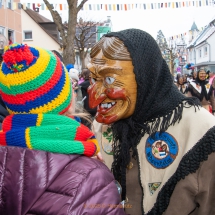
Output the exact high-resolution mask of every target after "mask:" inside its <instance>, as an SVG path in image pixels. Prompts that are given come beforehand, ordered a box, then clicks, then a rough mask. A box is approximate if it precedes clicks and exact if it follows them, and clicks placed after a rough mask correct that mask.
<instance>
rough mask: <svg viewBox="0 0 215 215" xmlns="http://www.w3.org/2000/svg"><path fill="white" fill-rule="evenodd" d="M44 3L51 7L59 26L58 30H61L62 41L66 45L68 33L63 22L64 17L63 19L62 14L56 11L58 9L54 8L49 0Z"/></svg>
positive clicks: (50, 9) (53, 16)
mask: <svg viewBox="0 0 215 215" xmlns="http://www.w3.org/2000/svg"><path fill="white" fill-rule="evenodd" d="M43 1H44V3H45V4H46V6H47V8H48V9H49V11H50V13H51V15H52V18H53V20H54V22H55V24H56V25H57V28H58V31H59V32H60V36H61V38H62V42H63V47H65V45H66V44H65V41H66V35H65V27H64V25H63V23H62V19H61V16H60V14H59V13H58V12H57V11H56V10H53V9H54V8H53V6H52V5H51V4H50V3H49V2H48V0H43Z"/></svg>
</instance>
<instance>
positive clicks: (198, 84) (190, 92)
mask: <svg viewBox="0 0 215 215" xmlns="http://www.w3.org/2000/svg"><path fill="white" fill-rule="evenodd" d="M214 88H215V86H213V85H211V84H209V82H208V81H207V80H206V70H205V69H204V68H203V67H202V68H200V69H199V70H198V72H197V77H196V79H195V81H190V83H189V84H188V86H187V94H186V95H187V96H189V97H191V96H194V97H196V98H198V99H199V101H200V102H201V104H202V106H203V107H204V108H205V109H206V110H208V111H210V106H211V107H212V113H214V112H215V98H214V93H213V90H214Z"/></svg>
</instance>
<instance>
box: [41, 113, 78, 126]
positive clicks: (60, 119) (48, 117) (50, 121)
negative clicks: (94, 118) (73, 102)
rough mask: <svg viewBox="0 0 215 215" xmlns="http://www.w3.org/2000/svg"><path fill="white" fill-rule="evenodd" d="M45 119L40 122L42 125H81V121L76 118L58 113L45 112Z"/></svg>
mask: <svg viewBox="0 0 215 215" xmlns="http://www.w3.org/2000/svg"><path fill="white" fill-rule="evenodd" d="M42 117H43V119H42V122H41V124H40V126H46V125H56V126H58V125H63V126H66V125H69V126H72V125H74V126H76V127H79V126H80V123H79V122H77V121H76V120H74V119H71V118H69V117H67V116H63V115H57V114H43V115H42Z"/></svg>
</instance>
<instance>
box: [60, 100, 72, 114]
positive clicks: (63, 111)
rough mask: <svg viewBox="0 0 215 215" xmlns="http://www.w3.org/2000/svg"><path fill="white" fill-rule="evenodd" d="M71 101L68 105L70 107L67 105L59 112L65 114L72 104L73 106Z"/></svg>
mask: <svg viewBox="0 0 215 215" xmlns="http://www.w3.org/2000/svg"><path fill="white" fill-rule="evenodd" d="M71 103H72V102H70V104H69V105H68V107H66V108H65V109H64V110H62V111H61V112H60V113H59V114H60V115H62V114H64V113H65V112H66V111H68V109H69V108H70V106H71Z"/></svg>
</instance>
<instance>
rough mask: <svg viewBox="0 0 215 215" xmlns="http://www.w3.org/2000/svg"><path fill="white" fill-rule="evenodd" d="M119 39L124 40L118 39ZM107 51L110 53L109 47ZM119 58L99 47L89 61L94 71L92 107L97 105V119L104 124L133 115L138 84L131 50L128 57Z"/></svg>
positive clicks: (91, 87)
mask: <svg viewBox="0 0 215 215" xmlns="http://www.w3.org/2000/svg"><path fill="white" fill-rule="evenodd" d="M105 39H106V38H105ZM108 39H110V38H108ZM115 39H116V38H115ZM117 42H120V43H122V42H121V41H119V39H117ZM104 45H105V43H104V44H103V46H104ZM112 45H114V44H112ZM112 48H113V47H112ZM124 48H125V47H124ZM125 49H126V48H125ZM110 50H112V49H110ZM112 51H113V50H112ZM126 51H127V49H126ZM106 52H107V53H108V49H106ZM127 53H128V51H127ZM109 54H110V53H109ZM111 54H112V53H111ZM106 55H107V54H106ZM91 57H92V56H91ZM113 58H114V57H113ZM117 58H118V59H120V58H119V57H117ZM118 59H117V60H114V59H110V58H107V57H105V55H104V53H103V51H102V50H101V49H100V50H99V51H98V52H97V53H96V55H95V56H94V57H92V59H91V63H89V64H88V69H89V70H90V71H91V78H90V82H91V85H90V86H89V88H88V93H89V106H90V107H91V108H95V107H97V114H96V120H97V121H98V122H100V123H104V124H111V123H113V122H116V121H118V120H120V119H124V118H127V117H129V116H131V115H132V114H133V112H134V109H135V105H136V97H137V83H136V80H135V74H134V72H133V69H134V67H133V65H132V61H131V58H130V55H129V53H128V57H127V59H128V60H121V59H120V60H118Z"/></svg>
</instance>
